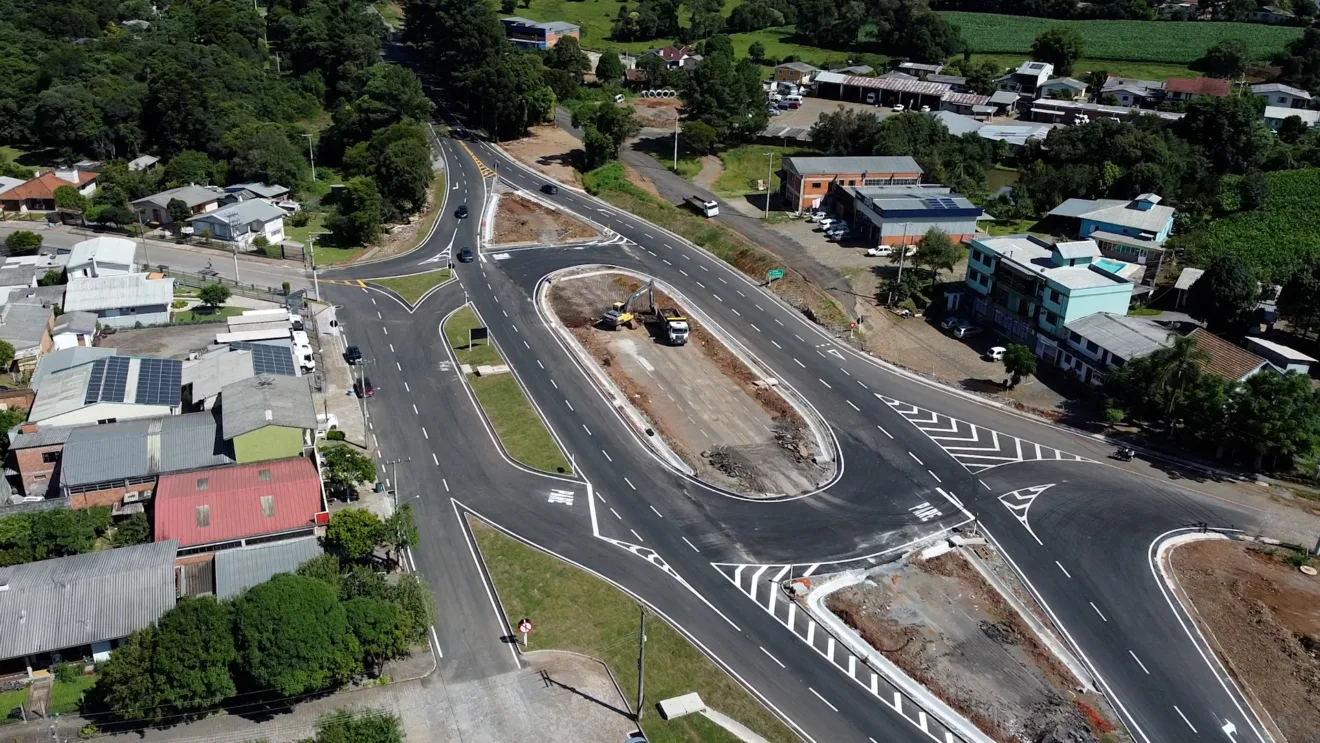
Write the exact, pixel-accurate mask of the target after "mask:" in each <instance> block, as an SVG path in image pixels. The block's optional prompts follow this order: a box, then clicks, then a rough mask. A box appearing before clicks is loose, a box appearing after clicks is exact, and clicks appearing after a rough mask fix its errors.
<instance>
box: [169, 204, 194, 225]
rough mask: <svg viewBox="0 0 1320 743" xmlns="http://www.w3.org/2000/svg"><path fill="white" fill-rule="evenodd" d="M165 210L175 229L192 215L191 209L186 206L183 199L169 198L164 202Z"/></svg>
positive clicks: (186, 222) (185, 222) (186, 221)
mask: <svg viewBox="0 0 1320 743" xmlns="http://www.w3.org/2000/svg"><path fill="white" fill-rule="evenodd" d="M165 211H166V212H168V213H169V215H170V221H171V222H173V223H174V227H175V229H178V228H180V227H183V226H184V225H186V224H188V218H189V217H191V216H192V209H189V208H188V203H187V202H185V201H184V200H183V199H173V198H172V199H170V200H169V202H168V203H166V204H165Z"/></svg>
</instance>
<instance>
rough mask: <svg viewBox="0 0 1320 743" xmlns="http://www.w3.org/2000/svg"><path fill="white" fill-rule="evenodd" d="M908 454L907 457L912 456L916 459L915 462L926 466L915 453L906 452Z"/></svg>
mask: <svg viewBox="0 0 1320 743" xmlns="http://www.w3.org/2000/svg"><path fill="white" fill-rule="evenodd" d="M908 456H909V457H912V458H913V459H916V460H917V464H919V465H921V466H922V467H925V466H926V463H925V462H923V461H921V460H920V459H917V455H916V454H913V453H912V452H908Z"/></svg>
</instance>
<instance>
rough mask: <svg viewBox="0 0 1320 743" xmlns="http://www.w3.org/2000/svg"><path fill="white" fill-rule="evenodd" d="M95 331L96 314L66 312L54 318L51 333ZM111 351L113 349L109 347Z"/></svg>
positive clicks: (88, 333) (87, 332) (88, 332)
mask: <svg viewBox="0 0 1320 743" xmlns="http://www.w3.org/2000/svg"><path fill="white" fill-rule="evenodd" d="M94 332H96V315H95V314H94V313H91V312H66V313H64V314H63V315H60V316H59V317H57V318H55V327H53V328H51V331H50V334H51V335H60V334H61V333H81V334H87V335H90V334H91V333H94ZM110 350H111V351H113V350H114V349H110Z"/></svg>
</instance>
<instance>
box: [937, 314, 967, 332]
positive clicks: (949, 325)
mask: <svg viewBox="0 0 1320 743" xmlns="http://www.w3.org/2000/svg"><path fill="white" fill-rule="evenodd" d="M964 322H966V321H965V320H963V319H962V318H961V317H958V316H957V315H949V316H948V317H946V318H944V319H943V320H941V321H940V327H941V328H942V329H944V330H953V329H954V328H955V327H956V326H958V325H961V324H963V323H964Z"/></svg>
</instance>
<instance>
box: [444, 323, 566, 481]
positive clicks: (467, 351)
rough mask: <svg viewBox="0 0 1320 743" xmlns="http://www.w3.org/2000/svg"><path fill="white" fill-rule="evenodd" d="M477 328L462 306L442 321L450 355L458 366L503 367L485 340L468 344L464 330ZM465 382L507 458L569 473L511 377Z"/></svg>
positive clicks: (474, 377) (470, 377) (476, 378)
mask: <svg viewBox="0 0 1320 743" xmlns="http://www.w3.org/2000/svg"><path fill="white" fill-rule="evenodd" d="M479 327H482V325H481V321H480V320H478V319H477V315H476V313H474V312H473V311H472V308H471V307H463V308H462V309H460V310H459V311H458V312H455V313H454V314H453V315H452V316H450V318H449V319H448V320H446V321H445V326H444V330H445V339H446V340H448V341H449V345H450V347H451V348H453V350H454V356H455V357H456V358H457V359H458V362H459V363H460V364H469V365H471V366H472V367H473V368H474V369H475V368H476V367H477V366H483V365H487V366H497V365H500V364H503V363H504V357H502V356H500V352H499V351H498V350H496V349H495V346H494V345H493V344H492V343H491V342H490V339H489V338H488V339H486V340H484V341H478V342H476V343H474V344H472V345H469V344H468V331H469V330H471V329H472V328H479ZM467 381H468V384H469V385H470V386H471V387H472V392H473V394H475V395H476V396H477V401H478V402H479V403H481V409H482V410H483V411H485V413H486V418H487V419H489V420H490V424H491V426H493V427H494V428H495V434H496V435H497V436H499V439H500V443H501V444H503V445H504V450H505V451H507V452H508V453H509V456H511V457H513V458H514V459H516V460H517V461H519V462H522V463H523V464H525V465H527V466H528V467H533V468H535V469H538V470H543V471H545V472H558V473H561V474H571V473H572V472H573V468H572V466H571V465H569V463H568V459H567V458H566V457H565V456H564V452H563V451H561V450H560V448H559V444H558V442H556V441H555V439H554V437H553V436H551V435H550V431H549V429H547V428H546V427H545V422H544V421H542V420H541V416H539V415H537V413H536V409H535V408H533V407H532V403H531V401H529V400H528V399H527V395H525V394H524V393H523V390H522V387H520V386H518V380H516V379H514V377H513V375H512V374H495V375H491V376H485V377H479V376H477V375H476V374H475V373H474V374H468V375H467Z"/></svg>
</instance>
